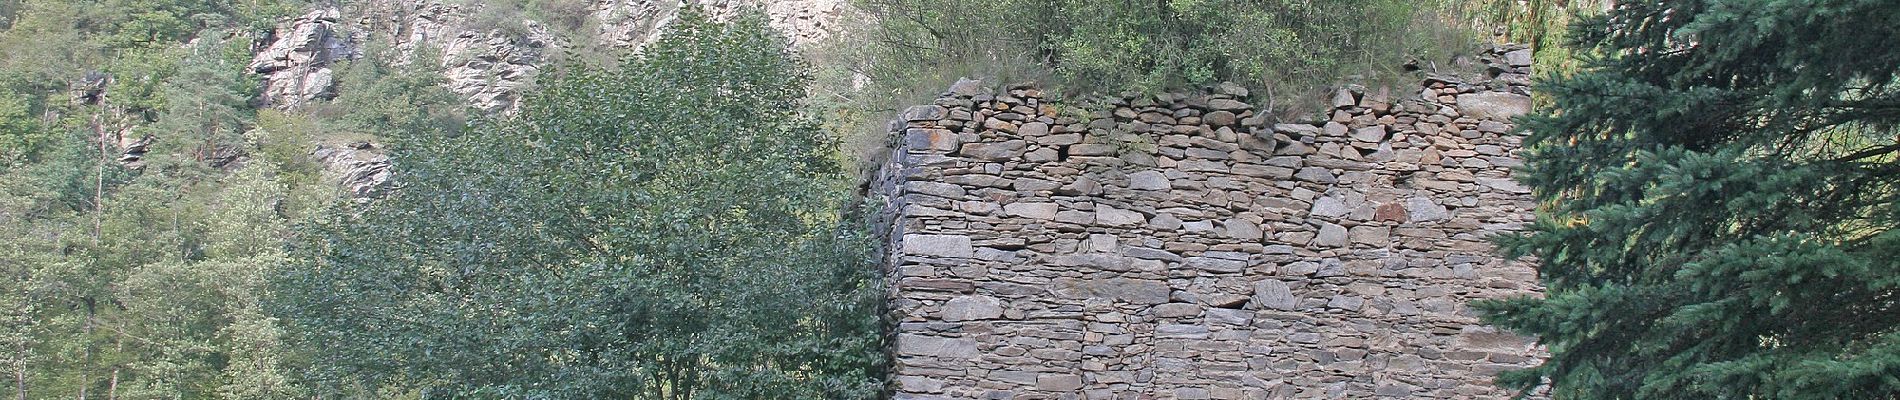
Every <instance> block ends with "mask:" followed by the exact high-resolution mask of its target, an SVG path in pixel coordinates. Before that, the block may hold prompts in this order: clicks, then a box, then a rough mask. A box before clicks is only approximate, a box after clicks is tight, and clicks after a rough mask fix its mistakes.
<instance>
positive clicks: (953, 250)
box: [904, 235, 976, 258]
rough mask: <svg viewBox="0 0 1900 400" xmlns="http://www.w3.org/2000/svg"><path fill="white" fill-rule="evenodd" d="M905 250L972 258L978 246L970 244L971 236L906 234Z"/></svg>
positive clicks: (916, 252) (941, 255)
mask: <svg viewBox="0 0 1900 400" xmlns="http://www.w3.org/2000/svg"><path fill="white" fill-rule="evenodd" d="M904 252H906V253H910V254H915V255H920V256H928V257H953V258H970V257H971V256H974V255H976V248H975V247H972V246H971V245H970V237H969V236H963V235H908V236H904Z"/></svg>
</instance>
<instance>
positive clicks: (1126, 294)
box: [1053, 278, 1169, 304]
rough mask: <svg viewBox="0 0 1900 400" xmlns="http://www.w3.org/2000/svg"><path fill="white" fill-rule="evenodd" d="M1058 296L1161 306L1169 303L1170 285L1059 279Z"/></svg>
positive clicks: (1056, 284) (1113, 280) (1144, 282)
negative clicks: (1116, 300) (1117, 300)
mask: <svg viewBox="0 0 1900 400" xmlns="http://www.w3.org/2000/svg"><path fill="white" fill-rule="evenodd" d="M1053 285H1054V286H1055V288H1054V290H1053V291H1054V292H1055V293H1056V294H1057V295H1060V296H1065V297H1070V298H1082V299H1119V300H1122V301H1126V302H1129V303H1134V304H1161V303H1166V302H1168V290H1169V289H1168V283H1167V282H1162V281H1152V280H1141V279H1123V278H1114V279H1101V280H1081V279H1068V278H1064V279H1057V280H1055V282H1053Z"/></svg>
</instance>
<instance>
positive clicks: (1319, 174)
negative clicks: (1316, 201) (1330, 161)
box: [1293, 167, 1339, 184]
mask: <svg viewBox="0 0 1900 400" xmlns="http://www.w3.org/2000/svg"><path fill="white" fill-rule="evenodd" d="M1293 178H1294V179H1299V180H1302V181H1307V182H1315V183H1325V184H1332V183H1337V182H1339V177H1337V176H1333V171H1328V170H1326V169H1325V168H1320V167H1306V168H1300V171H1299V172H1295V173H1293Z"/></svg>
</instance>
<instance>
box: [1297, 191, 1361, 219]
mask: <svg viewBox="0 0 1900 400" xmlns="http://www.w3.org/2000/svg"><path fill="white" fill-rule="evenodd" d="M1350 212H1352V208H1351V207H1347V206H1346V201H1345V200H1343V199H1340V198H1339V197H1337V196H1326V197H1321V198H1319V199H1318V200H1313V210H1312V211H1310V212H1308V214H1311V215H1313V216H1315V217H1326V218H1338V217H1341V216H1345V215H1346V213H1350Z"/></svg>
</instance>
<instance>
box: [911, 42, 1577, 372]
mask: <svg viewBox="0 0 1900 400" xmlns="http://www.w3.org/2000/svg"><path fill="white" fill-rule="evenodd" d="M1528 58H1529V57H1528V51H1526V50H1522V49H1521V48H1501V49H1496V50H1494V51H1493V52H1491V53H1487V54H1486V55H1485V56H1484V57H1482V59H1483V60H1486V61H1487V62H1489V63H1490V65H1492V67H1491V68H1490V71H1489V73H1487V74H1485V76H1484V77H1482V78H1481V79H1473V80H1471V81H1461V80H1459V79H1451V78H1442V77H1439V78H1427V79H1426V80H1425V83H1424V86H1423V87H1420V88H1417V89H1416V90H1398V91H1394V90H1362V89H1356V88H1354V89H1345V90H1341V91H1340V92H1339V93H1338V94H1337V96H1336V97H1335V98H1334V99H1333V102H1332V103H1333V106H1334V107H1333V109H1332V110H1331V115H1330V119H1329V120H1325V121H1316V122H1310V123H1290V124H1280V123H1270V122H1269V119H1268V118H1267V117H1266V116H1263V115H1260V114H1258V113H1256V111H1255V110H1254V109H1253V108H1252V107H1251V106H1250V105H1249V102H1248V101H1249V98H1248V95H1249V93H1248V92H1247V90H1245V89H1244V88H1241V87H1239V86H1236V85H1231V84H1229V85H1221V86H1217V87H1214V88H1210V89H1208V90H1207V91H1205V92H1202V93H1191V94H1171V95H1160V96H1143V97H1134V98H1127V97H1125V98H1119V99H1109V100H1108V101H1106V103H1111V104H1107V105H1104V106H1102V107H1100V108H1102V109H1098V110H1094V112H1092V113H1083V114H1076V113H1073V112H1062V111H1060V110H1062V109H1063V108H1062V107H1059V106H1057V105H1055V104H1050V103H1048V102H1045V101H1043V96H1042V95H1041V93H1039V92H1038V91H1037V90H1036V89H1033V88H1027V87H1014V88H1007V89H1006V90H1003V91H1000V92H997V91H995V90H991V89H988V88H986V87H985V86H984V85H983V84H981V83H978V82H972V81H964V82H959V83H958V84H957V85H955V86H953V87H952V88H951V90H950V91H949V92H948V93H946V94H945V95H944V96H943V97H941V98H939V99H937V100H936V101H935V103H934V104H931V105H925V106H919V107H913V108H910V109H908V110H906V111H905V112H903V113H902V115H901V117H900V120H899V121H896V122H895V123H894V127H893V128H894V130H895V132H894V134H895V135H897V137H898V138H900V139H899V141H900V143H899V144H898V146H896V148H895V150H894V152H893V154H892V157H891V160H890V161H889V162H888V163H887V164H886V165H885V166H884V167H883V169H882V172H881V173H880V174H879V176H878V178H877V179H876V181H875V182H874V185H873V190H874V191H876V192H878V193H880V194H882V198H883V199H884V201H886V202H887V203H886V210H887V218H888V221H889V228H890V231H889V232H888V234H889V238H890V244H889V253H888V263H887V267H888V269H887V277H888V283H889V288H890V290H891V303H890V306H891V312H892V313H893V315H894V318H895V319H896V322H897V325H896V327H895V332H894V335H895V338H894V340H895V346H894V348H893V350H892V352H893V355H892V356H893V358H894V361H895V366H894V370H895V372H894V374H895V376H894V377H893V378H894V379H893V381H894V384H893V385H894V387H893V388H892V389H893V391H894V392H895V398H897V399H1262V398H1373V397H1390V398H1459V399H1464V398H1501V397H1508V395H1510V393H1509V392H1507V391H1505V390H1503V389H1499V388H1497V387H1495V386H1493V385H1492V384H1491V380H1492V377H1493V375H1494V374H1495V373H1496V372H1498V371H1501V370H1507V369H1514V368H1522V367H1528V366H1532V365H1535V364H1536V363H1537V362H1539V360H1540V357H1541V354H1542V353H1541V352H1540V350H1539V349H1538V348H1536V347H1535V345H1534V342H1533V341H1532V340H1529V339H1528V338H1523V337H1518V336H1514V335H1510V334H1506V333H1502V332H1499V331H1497V330H1495V329H1493V328H1490V327H1487V326H1484V325H1483V324H1481V323H1480V322H1479V321H1478V319H1477V318H1476V317H1475V316H1474V314H1473V312H1472V311H1471V310H1470V309H1469V308H1468V307H1467V306H1466V304H1467V303H1468V302H1469V301H1471V300H1474V299H1482V298H1497V297H1504V296H1516V295H1530V294H1535V293H1537V292H1538V291H1539V288H1537V287H1536V286H1535V271H1534V270H1532V269H1531V267H1530V266H1529V265H1526V264H1524V263H1518V262H1511V261H1508V260H1505V259H1502V258H1500V257H1498V256H1496V255H1494V254H1493V247H1492V245H1491V244H1490V242H1489V241H1488V238H1489V237H1491V236H1493V235H1495V234H1499V233H1504V232H1510V231H1515V230H1518V229H1521V228H1522V227H1523V226H1524V225H1525V224H1526V223H1527V222H1529V221H1530V219H1531V210H1532V207H1533V203H1532V201H1531V200H1530V199H1529V196H1528V193H1529V191H1528V190H1527V189H1526V188H1525V187H1523V186H1520V185H1519V184H1517V183H1516V182H1514V181H1513V180H1511V177H1510V175H1511V168H1512V167H1515V166H1517V165H1519V162H1518V160H1517V159H1516V158H1515V157H1514V156H1513V154H1514V153H1515V151H1516V150H1517V149H1518V145H1519V142H1520V139H1521V138H1520V136H1518V135H1517V134H1515V133H1512V132H1511V131H1512V126H1511V125H1510V122H1509V121H1508V120H1509V118H1510V117H1512V116H1515V115H1519V114H1523V113H1525V112H1527V111H1528V110H1529V108H1530V98H1529V97H1528V96H1526V94H1528V90H1527V88H1526V87H1524V86H1523V84H1524V83H1525V82H1527V81H1528V80H1527V79H1524V77H1526V76H1527V74H1528V73H1529V65H1528V64H1529V60H1528Z"/></svg>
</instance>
